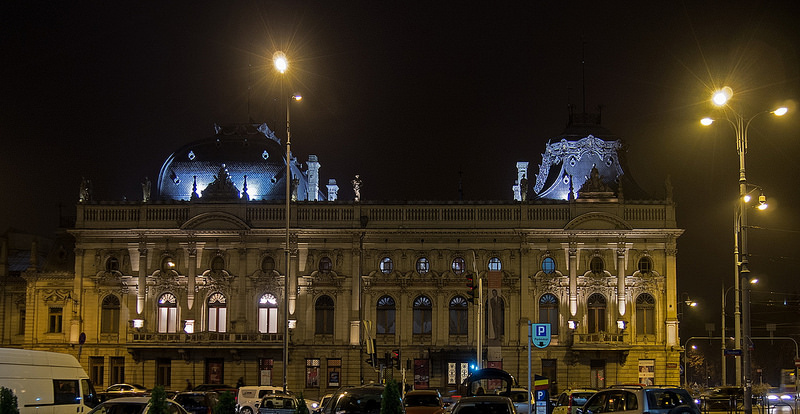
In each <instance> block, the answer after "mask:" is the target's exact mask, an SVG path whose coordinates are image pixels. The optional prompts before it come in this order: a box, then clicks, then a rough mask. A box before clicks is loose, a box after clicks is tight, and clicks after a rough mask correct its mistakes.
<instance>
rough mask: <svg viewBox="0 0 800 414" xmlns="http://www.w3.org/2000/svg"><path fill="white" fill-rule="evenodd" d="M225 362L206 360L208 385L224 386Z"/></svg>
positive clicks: (216, 359)
mask: <svg viewBox="0 0 800 414" xmlns="http://www.w3.org/2000/svg"><path fill="white" fill-rule="evenodd" d="M224 368H225V360H224V359H222V358H208V359H206V384H222V380H223V379H224V378H225V371H224Z"/></svg>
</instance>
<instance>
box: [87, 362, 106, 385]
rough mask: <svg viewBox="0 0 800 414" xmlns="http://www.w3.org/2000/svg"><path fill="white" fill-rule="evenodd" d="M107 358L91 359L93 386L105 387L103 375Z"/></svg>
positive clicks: (90, 369)
mask: <svg viewBox="0 0 800 414" xmlns="http://www.w3.org/2000/svg"><path fill="white" fill-rule="evenodd" d="M104 365H105V358H104V357H101V356H100V357H89V373H90V375H91V377H90V378H91V379H92V384H94V385H103V374H104V372H105V366H104Z"/></svg>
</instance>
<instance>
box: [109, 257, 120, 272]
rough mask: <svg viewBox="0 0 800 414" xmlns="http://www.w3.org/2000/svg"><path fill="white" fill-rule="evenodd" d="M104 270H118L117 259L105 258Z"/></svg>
mask: <svg viewBox="0 0 800 414" xmlns="http://www.w3.org/2000/svg"><path fill="white" fill-rule="evenodd" d="M106 272H119V260H117V258H116V257H114V256H111V257H109V258H108V259H106Z"/></svg>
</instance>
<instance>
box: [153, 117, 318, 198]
mask: <svg viewBox="0 0 800 414" xmlns="http://www.w3.org/2000/svg"><path fill="white" fill-rule="evenodd" d="M215 129H216V134H214V135H213V136H211V137H209V138H205V139H201V140H198V141H195V142H192V143H190V144H188V145H186V146H184V147H183V148H181V149H179V150H178V151H175V152H174V153H172V154H171V155H170V156H169V157H167V159H166V161H164V164H163V165H162V166H161V171H160V172H159V176H158V182H157V194H158V196H157V197H158V199H161V200H196V201H234V200H285V199H286V156H285V150H284V148H283V147H282V146H281V143H280V140H279V139H278V138H277V137H276V136H275V133H274V132H273V131H272V130H270V129H269V127H267V125H266V124H232V125H224V126H216V125H215ZM309 165H310V166H311V168H313V169H314V171H313V174H312V175H314V176H315V177H316V176H317V169H318V167H319V163H317V162H316V156H313V155H312V156H310V157H309ZM291 169H292V177H294V178H295V179H296V183H295V184H296V190H294V189H293V191H292V192H293V194H294V193H295V191H296V194H297V199H298V200H308V199H314V200H324V199H325V197H324V194H322V193H320V192H319V190H318V182H317V181H318V180H313V181H315V182H312V185H311V187H309V180H308V171H302V170H301V165H300V164H298V163H297V161H296V159H295V158H293V159H292V163H291ZM309 189H312V191H311V196H310V197H309V194H308V193H309ZM245 190H246V193H245ZM314 190H316V191H314ZM315 193H316V197H314V194H315Z"/></svg>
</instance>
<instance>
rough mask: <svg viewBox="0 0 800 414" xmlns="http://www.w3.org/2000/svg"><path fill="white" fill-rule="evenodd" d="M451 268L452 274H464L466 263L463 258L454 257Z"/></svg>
mask: <svg viewBox="0 0 800 414" xmlns="http://www.w3.org/2000/svg"><path fill="white" fill-rule="evenodd" d="M451 268H452V269H453V273H455V274H457V275H460V274H462V273H464V270H465V269H466V263H464V258H462V257H456V258H455V259H453V264H452V266H451Z"/></svg>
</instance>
